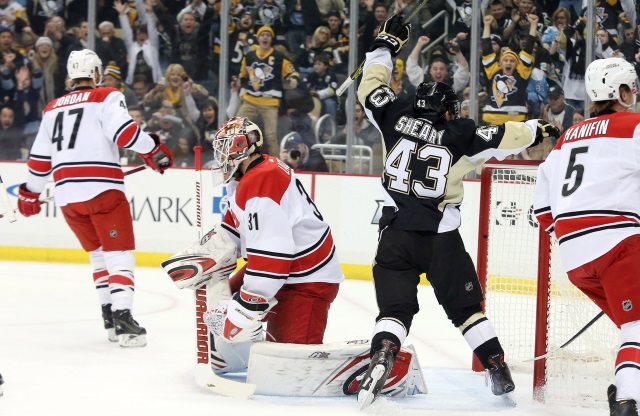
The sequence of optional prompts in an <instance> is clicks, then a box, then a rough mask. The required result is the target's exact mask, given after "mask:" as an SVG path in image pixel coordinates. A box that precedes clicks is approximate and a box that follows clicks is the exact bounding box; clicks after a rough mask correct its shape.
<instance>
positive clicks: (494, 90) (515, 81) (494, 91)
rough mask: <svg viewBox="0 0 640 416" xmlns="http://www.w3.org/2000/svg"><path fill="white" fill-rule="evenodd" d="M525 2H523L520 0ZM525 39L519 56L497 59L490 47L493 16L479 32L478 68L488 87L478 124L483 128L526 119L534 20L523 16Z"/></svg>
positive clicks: (505, 54)
mask: <svg viewBox="0 0 640 416" xmlns="http://www.w3.org/2000/svg"><path fill="white" fill-rule="evenodd" d="M523 1H526V0H523ZM527 19H528V20H529V36H528V39H527V41H526V45H525V47H524V48H523V50H521V51H520V53H519V54H517V53H516V52H514V51H513V50H511V49H507V50H506V51H505V52H503V53H502V55H501V56H500V60H498V59H497V57H496V54H495V52H494V51H493V49H492V47H491V23H492V22H493V20H494V19H493V16H485V17H484V19H483V23H484V29H483V32H482V65H483V66H484V71H485V73H486V76H487V79H488V80H489V83H490V85H489V86H488V88H487V90H488V92H489V101H488V103H487V105H486V106H485V108H484V112H483V115H482V120H483V121H484V122H485V123H487V124H502V123H505V122H506V121H524V120H525V119H526V118H527V84H528V82H529V77H530V76H531V71H532V68H533V44H534V41H535V36H536V34H537V32H536V28H537V26H538V25H537V23H538V16H537V15H535V14H529V15H527Z"/></svg>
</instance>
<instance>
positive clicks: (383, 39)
mask: <svg viewBox="0 0 640 416" xmlns="http://www.w3.org/2000/svg"><path fill="white" fill-rule="evenodd" d="M402 19H403V16H402V15H398V14H394V15H393V16H391V17H390V18H388V19H387V20H385V21H384V23H382V25H381V26H380V31H379V32H378V36H377V37H376V38H375V39H374V40H373V43H372V44H371V49H370V50H371V51H374V50H376V49H378V48H379V47H385V48H387V49H389V50H390V51H391V56H396V55H398V53H400V51H401V50H402V47H403V46H404V44H405V43H407V40H409V35H410V34H411V24H406V25H403V24H402Z"/></svg>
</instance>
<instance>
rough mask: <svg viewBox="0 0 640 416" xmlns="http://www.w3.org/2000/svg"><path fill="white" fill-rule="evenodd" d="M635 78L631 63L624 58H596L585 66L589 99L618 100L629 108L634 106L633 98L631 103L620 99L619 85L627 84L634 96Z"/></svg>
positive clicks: (636, 89) (635, 89)
mask: <svg viewBox="0 0 640 416" xmlns="http://www.w3.org/2000/svg"><path fill="white" fill-rule="evenodd" d="M637 78H638V75H637V74H636V71H635V69H634V67H633V65H632V64H630V63H629V62H627V61H626V60H625V59H622V58H606V59H597V60H595V61H593V62H591V64H589V67H588V68H587V71H586V74H585V87H586V89H587V94H588V95H589V99H590V100H591V101H594V102H595V101H608V100H618V102H620V104H622V105H623V106H625V107H627V108H630V107H635V99H634V102H633V104H632V105H629V104H625V103H623V102H622V100H621V99H620V86H621V85H626V86H628V87H629V89H631V92H632V94H633V95H634V97H635V96H636V93H637V91H638V87H637V84H636V80H637Z"/></svg>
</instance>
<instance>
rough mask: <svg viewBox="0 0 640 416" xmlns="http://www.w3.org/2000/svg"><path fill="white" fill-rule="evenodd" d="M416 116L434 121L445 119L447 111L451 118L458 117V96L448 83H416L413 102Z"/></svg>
mask: <svg viewBox="0 0 640 416" xmlns="http://www.w3.org/2000/svg"><path fill="white" fill-rule="evenodd" d="M413 109H414V112H415V115H416V117H419V118H425V119H428V120H430V121H434V122H443V121H445V113H446V112H447V111H448V112H450V113H451V114H452V115H453V118H454V119H456V118H459V117H460V112H459V109H458V96H457V95H456V92H455V91H454V90H453V88H451V87H450V86H449V85H447V84H445V83H444V82H423V83H421V84H420V85H418V88H417V89H416V95H415V99H414V102H413Z"/></svg>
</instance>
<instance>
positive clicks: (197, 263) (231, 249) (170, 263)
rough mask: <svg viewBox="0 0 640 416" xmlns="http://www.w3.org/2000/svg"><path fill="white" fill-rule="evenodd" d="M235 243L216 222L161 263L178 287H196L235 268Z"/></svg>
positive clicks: (219, 277)
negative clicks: (202, 235) (198, 239)
mask: <svg viewBox="0 0 640 416" xmlns="http://www.w3.org/2000/svg"><path fill="white" fill-rule="evenodd" d="M237 262H238V256H237V246H236V243H235V242H234V241H233V240H232V239H231V237H230V236H229V234H227V232H226V231H225V230H224V229H223V228H222V227H221V226H220V224H217V225H216V226H215V227H213V229H212V230H211V231H209V232H208V233H207V234H205V236H204V237H202V239H201V240H200V241H199V242H197V243H194V244H192V245H190V246H189V247H187V248H186V249H184V250H182V251H181V252H179V253H178V254H176V255H174V256H172V257H171V258H169V259H167V260H165V261H163V262H162V268H163V269H164V271H165V272H166V273H167V274H168V275H169V277H170V278H171V280H173V283H175V285H176V286H177V287H178V289H184V288H188V289H197V288H198V287H200V286H202V285H203V284H204V283H206V282H207V281H209V280H211V279H212V278H213V279H215V280H219V279H226V278H228V277H229V275H230V274H231V272H233V270H234V269H235V268H236V265H237Z"/></svg>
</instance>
